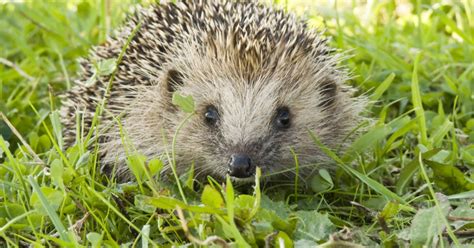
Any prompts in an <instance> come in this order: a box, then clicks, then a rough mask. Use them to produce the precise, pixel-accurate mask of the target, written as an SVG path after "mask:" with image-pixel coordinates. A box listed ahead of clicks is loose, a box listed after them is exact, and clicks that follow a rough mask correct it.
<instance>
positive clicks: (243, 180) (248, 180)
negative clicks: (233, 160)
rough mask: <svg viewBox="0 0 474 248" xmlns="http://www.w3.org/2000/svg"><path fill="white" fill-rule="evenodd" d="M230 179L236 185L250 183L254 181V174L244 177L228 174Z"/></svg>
mask: <svg viewBox="0 0 474 248" xmlns="http://www.w3.org/2000/svg"><path fill="white" fill-rule="evenodd" d="M230 180H231V181H232V183H233V184H237V185H243V184H251V183H255V174H254V175H251V176H249V177H245V178H239V177H233V176H230Z"/></svg>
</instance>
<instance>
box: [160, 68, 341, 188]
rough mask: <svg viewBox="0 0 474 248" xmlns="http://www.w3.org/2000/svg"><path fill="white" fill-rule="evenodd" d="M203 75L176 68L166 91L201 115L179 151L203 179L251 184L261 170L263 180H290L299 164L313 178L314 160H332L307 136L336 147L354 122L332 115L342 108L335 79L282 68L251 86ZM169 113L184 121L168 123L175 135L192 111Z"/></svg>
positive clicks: (184, 131) (181, 141) (220, 76)
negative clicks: (190, 99)
mask: <svg viewBox="0 0 474 248" xmlns="http://www.w3.org/2000/svg"><path fill="white" fill-rule="evenodd" d="M214 69H215V68H214ZM204 71H205V70H203V68H199V72H200V75H193V74H192V73H191V72H189V71H188V72H185V73H176V71H175V70H170V73H169V74H168V79H167V80H168V84H167V87H166V90H167V91H172V92H173V91H176V90H177V91H179V93H180V94H183V95H191V96H193V99H194V101H195V105H196V113H195V115H194V116H193V117H192V118H191V120H190V121H189V123H186V124H185V125H184V127H183V128H182V129H181V130H180V131H179V133H180V135H179V136H178V144H177V145H176V154H177V155H178V164H179V163H180V162H184V161H186V162H188V163H189V162H190V161H191V160H192V162H194V163H195V169H196V173H197V175H198V176H206V175H211V176H214V177H217V178H219V179H223V178H225V176H226V175H227V174H229V175H230V176H231V177H233V178H234V179H235V180H238V181H250V180H252V179H251V178H252V177H253V175H254V174H255V171H256V167H257V166H258V167H260V168H261V169H262V174H263V175H264V176H278V175H282V176H284V177H291V178H292V177H293V176H294V175H295V172H296V164H297V163H298V164H299V167H300V168H299V171H300V174H301V172H303V173H305V175H308V174H310V172H311V170H314V168H316V167H315V166H314V163H321V162H324V161H325V159H326V157H325V156H323V154H322V153H321V151H320V150H319V149H318V148H317V145H315V143H314V141H313V140H312V138H311V136H310V134H309V132H313V133H314V134H315V135H316V136H318V137H319V138H320V139H321V140H322V141H323V142H324V143H326V144H331V145H332V144H333V143H334V142H335V141H336V140H337V139H339V136H340V134H341V133H343V130H342V129H343V128H344V125H343V124H344V122H346V121H349V120H341V119H337V118H334V116H335V115H334V111H340V109H339V108H337V105H336V101H337V99H338V95H337V94H343V93H340V92H339V90H338V88H337V87H338V86H337V84H336V81H334V80H335V79H334V78H330V76H329V75H323V76H324V78H321V75H313V74H303V75H301V72H299V71H297V70H292V73H293V74H295V75H291V73H288V71H282V70H281V71H280V74H271V75H259V76H256V77H253V79H251V81H249V80H248V79H245V80H244V79H243V78H242V77H239V76H235V75H231V74H230V75H229V74H225V73H222V74H220V73H216V72H215V71H214V72H213V73H209V74H205V73H204ZM281 73H285V75H284V76H282V75H281ZM201 74H203V75H201ZM287 78H290V79H291V78H294V79H295V81H294V82H287V81H285V80H286V79H287ZM172 92H168V93H172ZM168 96H169V94H168ZM341 97H345V96H342V95H341ZM168 109H169V111H170V113H166V114H164V115H165V116H166V115H173V116H179V118H177V120H176V121H173V122H170V123H169V126H168V128H170V129H171V130H173V131H175V130H176V129H177V128H178V126H179V125H180V122H181V121H182V120H183V119H185V117H186V114H185V113H183V112H181V111H180V110H178V109H177V108H168ZM338 122H340V123H338ZM170 133H171V132H170ZM181 166H183V165H182V164H181Z"/></svg>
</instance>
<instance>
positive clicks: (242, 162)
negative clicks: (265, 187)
mask: <svg viewBox="0 0 474 248" xmlns="http://www.w3.org/2000/svg"><path fill="white" fill-rule="evenodd" d="M228 172H229V175H230V176H233V177H237V178H246V177H250V176H252V175H254V174H255V166H254V165H253V163H252V160H251V159H250V157H249V155H247V154H232V155H231V156H230V160H229V171H228Z"/></svg>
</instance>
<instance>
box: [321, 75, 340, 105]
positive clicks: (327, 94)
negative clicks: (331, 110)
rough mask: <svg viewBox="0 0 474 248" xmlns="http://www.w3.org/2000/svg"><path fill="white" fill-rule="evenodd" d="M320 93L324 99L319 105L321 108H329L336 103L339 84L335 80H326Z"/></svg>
mask: <svg viewBox="0 0 474 248" xmlns="http://www.w3.org/2000/svg"><path fill="white" fill-rule="evenodd" d="M319 91H320V92H321V95H322V99H321V102H320V103H319V107H321V108H328V107H330V106H332V105H333V104H334V102H335V101H336V94H337V84H336V82H334V81H333V80H330V79H328V80H325V81H324V82H323V83H321V85H320V89H319Z"/></svg>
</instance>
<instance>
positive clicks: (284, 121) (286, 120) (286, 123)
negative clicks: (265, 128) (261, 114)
mask: <svg viewBox="0 0 474 248" xmlns="http://www.w3.org/2000/svg"><path fill="white" fill-rule="evenodd" d="M290 124H291V122H290V110H289V109H288V108H287V107H281V108H279V109H277V114H276V118H275V125H276V126H277V127H278V128H281V129H287V128H289V127H290Z"/></svg>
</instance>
